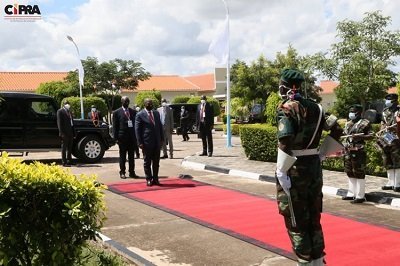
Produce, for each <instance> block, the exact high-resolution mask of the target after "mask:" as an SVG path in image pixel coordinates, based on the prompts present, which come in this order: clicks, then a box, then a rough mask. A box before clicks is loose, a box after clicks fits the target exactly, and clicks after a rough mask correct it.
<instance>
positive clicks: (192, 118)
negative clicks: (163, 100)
mask: <svg viewBox="0 0 400 266" xmlns="http://www.w3.org/2000/svg"><path fill="white" fill-rule="evenodd" d="M182 106H185V109H186V110H187V111H188V112H189V119H188V128H189V132H190V133H195V132H196V133H197V127H196V113H197V106H198V104H196V103H174V104H170V105H169V107H171V109H172V111H173V113H174V128H175V129H177V130H178V128H180V126H181V125H180V124H181V107H182Z"/></svg>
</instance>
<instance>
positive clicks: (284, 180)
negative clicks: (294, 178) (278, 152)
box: [276, 169, 292, 194]
mask: <svg viewBox="0 0 400 266" xmlns="http://www.w3.org/2000/svg"><path fill="white" fill-rule="evenodd" d="M276 177H277V178H278V181H279V184H281V187H282V188H283V190H284V191H285V192H286V193H287V194H289V189H290V188H291V187H292V182H291V181H290V177H289V176H288V175H287V173H286V172H283V171H281V170H279V169H276Z"/></svg>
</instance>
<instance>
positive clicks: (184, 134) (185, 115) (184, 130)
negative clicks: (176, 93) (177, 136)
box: [180, 105, 190, 141]
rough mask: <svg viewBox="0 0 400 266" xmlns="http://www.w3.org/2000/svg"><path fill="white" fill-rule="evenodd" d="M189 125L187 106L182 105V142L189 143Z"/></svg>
mask: <svg viewBox="0 0 400 266" xmlns="http://www.w3.org/2000/svg"><path fill="white" fill-rule="evenodd" d="M188 123H189V112H188V111H187V110H186V109H185V106H183V105H182V107H181V115H180V126H181V133H182V138H183V140H182V141H188V140H189V139H190V138H189V135H188Z"/></svg>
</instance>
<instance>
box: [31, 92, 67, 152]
mask: <svg viewBox="0 0 400 266" xmlns="http://www.w3.org/2000/svg"><path fill="white" fill-rule="evenodd" d="M25 125H26V137H25V146H26V147H27V148H32V149H46V148H60V147H61V140H60V137H59V136H58V127H57V109H56V107H55V106H54V103H53V101H51V100H49V99H40V98H38V99H35V98H34V99H27V116H26V122H25Z"/></svg>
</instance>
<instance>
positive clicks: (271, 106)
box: [264, 92, 281, 126]
mask: <svg viewBox="0 0 400 266" xmlns="http://www.w3.org/2000/svg"><path fill="white" fill-rule="evenodd" d="M280 100H281V99H280V97H279V95H278V93H276V92H272V93H271V94H270V95H269V97H268V99H267V106H266V108H265V112H264V115H265V117H266V118H267V119H266V122H267V123H268V124H270V125H273V126H276V125H277V123H276V108H277V107H278V104H279V102H280Z"/></svg>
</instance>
